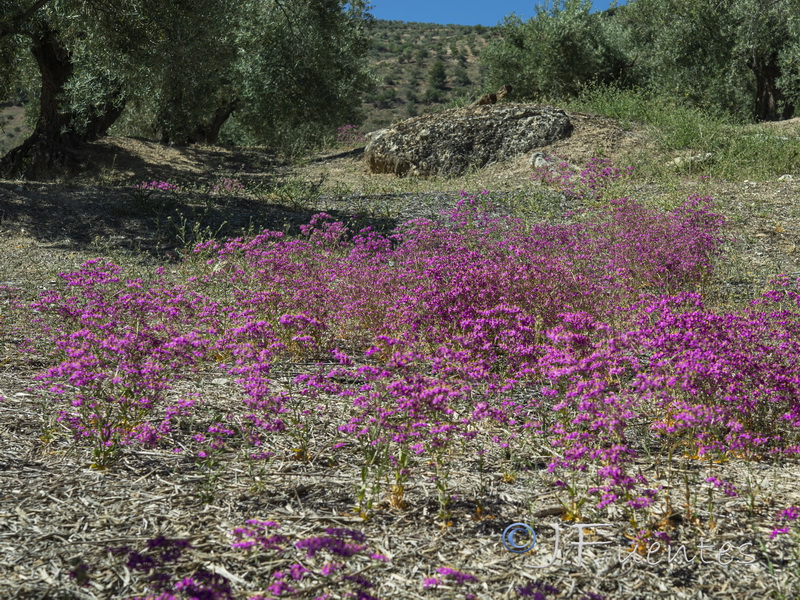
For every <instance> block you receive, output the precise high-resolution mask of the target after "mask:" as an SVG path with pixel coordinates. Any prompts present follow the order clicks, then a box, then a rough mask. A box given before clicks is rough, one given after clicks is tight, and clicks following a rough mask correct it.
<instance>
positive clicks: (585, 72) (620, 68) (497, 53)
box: [481, 0, 632, 99]
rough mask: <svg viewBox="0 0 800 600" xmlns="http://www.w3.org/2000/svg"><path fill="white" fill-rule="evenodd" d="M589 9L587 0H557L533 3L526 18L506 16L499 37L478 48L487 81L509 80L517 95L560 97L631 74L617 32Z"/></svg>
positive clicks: (494, 84) (496, 83) (493, 84)
mask: <svg viewBox="0 0 800 600" xmlns="http://www.w3.org/2000/svg"><path fill="white" fill-rule="evenodd" d="M590 9H591V1H590V0H561V1H557V2H550V3H547V4H544V5H541V4H540V5H537V6H536V14H535V16H534V17H532V18H531V19H529V20H527V21H522V20H521V19H520V18H519V17H518V16H516V15H511V16H508V17H506V18H505V20H504V21H503V23H502V24H501V25H500V26H499V30H500V34H501V40H500V41H498V42H494V43H493V44H491V45H490V46H489V47H488V48H487V49H486V50H484V51H483V52H482V53H481V61H482V62H483V64H484V65H486V66H487V67H488V81H487V83H488V85H489V87H490V88H491V89H496V88H497V87H499V86H501V85H506V84H509V85H511V86H512V87H513V88H514V95H515V96H517V97H519V98H528V99H560V98H567V97H570V96H574V95H576V94H578V92H579V91H580V90H581V88H582V87H583V86H584V85H586V84H588V83H590V82H593V83H610V82H612V81H625V80H627V79H629V78H630V76H631V74H630V72H629V68H630V67H631V66H632V65H631V63H630V61H629V59H628V58H627V57H626V56H625V53H624V48H623V45H622V44H620V43H618V41H617V40H616V39H615V37H614V35H619V32H618V31H613V30H612V29H611V28H610V26H609V24H610V22H609V21H606V20H603V19H600V18H597V16H596V15H591V14H590Z"/></svg>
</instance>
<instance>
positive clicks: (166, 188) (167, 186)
mask: <svg viewBox="0 0 800 600" xmlns="http://www.w3.org/2000/svg"><path fill="white" fill-rule="evenodd" d="M134 188H136V189H137V190H143V191H148V190H153V191H159V192H177V191H178V190H180V187H179V186H178V185H177V184H175V183H170V182H169V181H142V182H141V183H137V184H136V185H135V186H134Z"/></svg>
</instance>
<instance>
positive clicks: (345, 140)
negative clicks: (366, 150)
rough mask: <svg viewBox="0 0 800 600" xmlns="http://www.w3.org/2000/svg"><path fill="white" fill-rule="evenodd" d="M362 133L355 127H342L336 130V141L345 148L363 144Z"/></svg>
mask: <svg viewBox="0 0 800 600" xmlns="http://www.w3.org/2000/svg"><path fill="white" fill-rule="evenodd" d="M366 139H367V138H366V136H365V135H364V132H363V131H361V130H360V129H359V128H358V127H357V126H356V125H342V126H341V127H337V128H336V141H337V142H338V143H339V144H342V145H345V146H354V145H357V144H363V143H364V142H365V141H366Z"/></svg>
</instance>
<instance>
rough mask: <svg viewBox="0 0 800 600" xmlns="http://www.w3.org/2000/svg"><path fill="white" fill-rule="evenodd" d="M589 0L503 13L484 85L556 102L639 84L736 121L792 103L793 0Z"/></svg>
mask: <svg viewBox="0 0 800 600" xmlns="http://www.w3.org/2000/svg"><path fill="white" fill-rule="evenodd" d="M590 8H591V2H590V1H589V0H561V1H560V2H548V3H546V5H540V6H539V7H538V8H537V13H536V15H535V16H534V17H533V18H531V19H529V20H528V21H522V20H520V19H519V18H518V17H516V16H513V15H512V16H509V17H507V18H506V19H505V20H504V22H503V23H502V24H501V25H500V33H501V36H500V41H496V42H494V43H493V44H491V45H490V46H489V47H488V48H487V49H486V50H485V51H484V52H483V53H482V54H481V59H482V60H483V61H484V64H485V65H486V66H487V67H488V73H489V75H488V77H487V88H488V89H494V87H495V86H498V85H503V84H511V85H512V86H513V87H514V91H515V94H516V95H517V98H528V99H549V100H553V99H555V100H558V99H564V98H568V97H574V96H576V95H578V94H579V93H581V92H582V91H585V90H586V89H587V88H590V87H592V86H594V87H596V86H608V85H612V86H617V87H623V88H625V87H636V88H643V89H646V90H647V91H649V92H651V93H655V94H658V95H661V96H670V97H673V98H675V99H680V100H682V101H684V102H686V103H688V104H691V105H694V106H696V107H699V108H702V109H704V110H707V111H710V112H715V113H718V114H727V115H729V116H732V117H735V118H736V119H738V120H741V121H748V120H778V119H783V118H790V117H792V116H793V115H794V114H795V108H796V106H797V103H798V100H800V0H767V1H765V0H631V1H630V2H628V4H626V5H623V6H619V7H616V8H612V9H609V10H608V11H605V12H602V13H596V14H590V12H589V11H590Z"/></svg>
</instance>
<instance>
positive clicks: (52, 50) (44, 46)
mask: <svg viewBox="0 0 800 600" xmlns="http://www.w3.org/2000/svg"><path fill="white" fill-rule="evenodd" d="M30 38H31V42H32V47H31V52H32V53H33V57H34V58H35V59H36V64H37V65H38V67H39V73H40V74H41V77H42V87H41V93H40V97H39V119H38V121H37V122H36V127H35V128H34V130H33V133H32V134H31V135H30V137H29V138H28V139H26V140H25V141H24V142H23V143H22V145H21V146H18V147H16V148H14V149H13V150H11V151H10V152H9V153H8V154H7V155H6V156H4V157H3V159H2V160H1V161H0V172H2V173H3V174H4V175H7V176H24V177H28V178H39V177H42V176H44V175H46V174H47V173H48V172H49V171H51V170H52V169H53V168H54V167H55V166H57V165H58V164H59V163H62V162H64V161H65V160H66V159H67V152H68V149H69V148H70V147H71V146H72V145H74V143H75V140H74V138H73V136H72V135H71V134H70V131H69V129H70V128H69V126H70V122H71V119H70V116H69V115H68V114H66V113H64V111H62V107H61V101H60V93H61V92H62V91H63V89H64V85H65V84H66V83H67V81H69V78H70V77H72V73H73V64H72V59H71V57H70V54H69V51H68V50H67V48H66V47H65V46H64V45H63V44H62V43H61V40H60V39H59V37H58V33H57V32H55V31H53V30H51V29H49V28H47V27H46V26H41V27H40V28H39V30H38V31H36V32H35V33H33V34H31V35H30Z"/></svg>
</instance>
